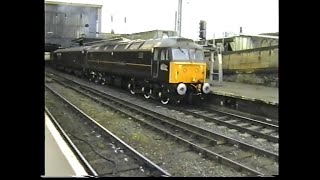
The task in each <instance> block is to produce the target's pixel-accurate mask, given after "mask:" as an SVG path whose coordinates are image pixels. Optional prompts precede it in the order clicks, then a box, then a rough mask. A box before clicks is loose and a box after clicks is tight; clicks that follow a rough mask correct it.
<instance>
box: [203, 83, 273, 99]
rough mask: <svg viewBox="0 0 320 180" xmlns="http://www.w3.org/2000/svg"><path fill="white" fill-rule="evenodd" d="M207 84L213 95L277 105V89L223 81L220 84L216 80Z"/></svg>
mask: <svg viewBox="0 0 320 180" xmlns="http://www.w3.org/2000/svg"><path fill="white" fill-rule="evenodd" d="M207 82H208V83H210V84H211V91H212V93H213V94H217V95H223V96H230V97H235V98H240V99H246V100H252V101H257V100H258V101H262V102H264V103H267V104H272V105H278V104H279V88H277V87H267V86H261V85H253V84H245V83H237V82H228V81H223V82H222V83H221V84H219V82H218V81H217V80H214V81H210V80H209V79H207Z"/></svg>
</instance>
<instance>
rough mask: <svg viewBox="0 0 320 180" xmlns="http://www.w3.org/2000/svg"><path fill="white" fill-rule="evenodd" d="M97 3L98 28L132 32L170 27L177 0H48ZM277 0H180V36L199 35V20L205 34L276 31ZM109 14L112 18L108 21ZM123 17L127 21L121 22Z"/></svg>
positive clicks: (171, 28) (171, 27) (196, 37)
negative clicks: (204, 23)
mask: <svg viewBox="0 0 320 180" xmlns="http://www.w3.org/2000/svg"><path fill="white" fill-rule="evenodd" d="M51 1H63V2H73V3H86V4H101V5H103V7H102V17H101V21H102V26H101V31H102V32H111V29H114V31H115V33H135V32H142V31H149V30H154V29H162V30H174V24H175V11H177V10H178V0H51ZM278 1H279V0H182V32H181V35H182V36H183V37H187V38H191V39H194V40H197V39H199V37H198V35H199V32H198V31H199V22H200V20H205V21H206V22H207V38H210V39H211V38H212V36H213V33H215V36H216V37H221V36H222V34H223V32H233V33H239V29H240V26H242V29H243V33H248V34H259V33H267V32H279V2H278ZM111 15H112V16H113V22H111ZM124 17H126V19H127V21H126V23H124Z"/></svg>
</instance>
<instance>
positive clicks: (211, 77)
mask: <svg viewBox="0 0 320 180" xmlns="http://www.w3.org/2000/svg"><path fill="white" fill-rule="evenodd" d="M214 47H215V34H213V39H212V48H214ZM213 64H214V51H211V66H210V81H211V82H213Z"/></svg>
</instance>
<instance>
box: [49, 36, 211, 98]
mask: <svg viewBox="0 0 320 180" xmlns="http://www.w3.org/2000/svg"><path fill="white" fill-rule="evenodd" d="M53 61H54V66H55V67H56V68H57V69H63V70H65V71H67V72H69V73H74V74H76V75H79V76H82V77H86V78H88V79H89V80H90V81H93V82H96V83H101V84H103V85H104V84H115V85H118V86H122V87H126V88H128V89H129V91H130V93H131V94H135V93H143V95H144V97H145V98H146V99H149V98H151V97H152V98H156V99H159V100H160V101H161V103H162V104H168V103H169V102H173V103H179V102H181V101H183V100H184V99H185V100H187V101H189V102H190V101H192V100H193V99H194V98H196V99H201V100H203V99H204V98H205V96H206V95H207V94H208V93H209V92H210V84H209V83H206V82H205V80H206V69H207V68H206V63H205V61H204V53H203V48H202V46H200V45H198V44H196V43H195V42H194V41H193V40H191V39H186V38H182V37H168V38H161V39H150V40H127V41H125V40H114V41H113V40H109V41H106V42H102V43H99V44H94V45H91V46H81V47H72V48H66V49H59V50H56V51H55V52H54V53H53Z"/></svg>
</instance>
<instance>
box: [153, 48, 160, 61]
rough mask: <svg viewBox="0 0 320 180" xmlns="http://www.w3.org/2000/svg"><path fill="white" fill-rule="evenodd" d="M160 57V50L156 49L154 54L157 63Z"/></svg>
mask: <svg viewBox="0 0 320 180" xmlns="http://www.w3.org/2000/svg"><path fill="white" fill-rule="evenodd" d="M158 56H159V49H158V48H155V49H154V53H153V60H154V61H157V60H158Z"/></svg>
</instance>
